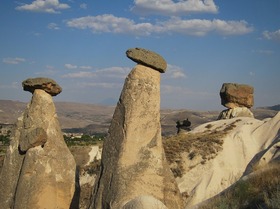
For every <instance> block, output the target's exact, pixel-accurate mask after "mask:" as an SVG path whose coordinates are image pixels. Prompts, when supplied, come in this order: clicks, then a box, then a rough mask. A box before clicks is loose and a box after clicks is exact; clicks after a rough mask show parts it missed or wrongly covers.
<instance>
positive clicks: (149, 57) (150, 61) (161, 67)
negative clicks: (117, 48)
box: [126, 48, 167, 73]
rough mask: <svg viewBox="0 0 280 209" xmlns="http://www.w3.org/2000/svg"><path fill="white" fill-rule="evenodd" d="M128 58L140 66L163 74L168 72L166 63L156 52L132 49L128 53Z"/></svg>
mask: <svg viewBox="0 0 280 209" xmlns="http://www.w3.org/2000/svg"><path fill="white" fill-rule="evenodd" d="M126 56H127V57H128V58H129V59H131V60H133V61H134V62H136V63H138V64H142V65H145V66H148V67H151V68H153V69H155V70H158V71H159V72H161V73H165V71H166V68H167V64H166V61H165V60H164V59H163V57H162V56H160V55H159V54H157V53H155V52H152V51H149V50H146V49H142V48H132V49H128V50H127V51H126Z"/></svg>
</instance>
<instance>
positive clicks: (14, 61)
mask: <svg viewBox="0 0 280 209" xmlns="http://www.w3.org/2000/svg"><path fill="white" fill-rule="evenodd" d="M2 61H3V63H6V64H13V65H17V64H19V63H22V62H25V61H26V60H25V59H24V58H20V57H15V58H10V57H8V58H4V59H3V60H2Z"/></svg>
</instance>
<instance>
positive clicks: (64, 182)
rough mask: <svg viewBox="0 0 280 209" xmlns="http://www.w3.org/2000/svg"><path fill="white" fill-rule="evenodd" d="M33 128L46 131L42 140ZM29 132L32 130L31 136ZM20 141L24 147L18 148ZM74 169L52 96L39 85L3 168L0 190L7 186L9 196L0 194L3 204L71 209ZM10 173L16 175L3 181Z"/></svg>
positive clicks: (26, 208)
mask: <svg viewBox="0 0 280 209" xmlns="http://www.w3.org/2000/svg"><path fill="white" fill-rule="evenodd" d="M34 130H41V131H39V132H38V133H39V135H41V133H44V134H42V135H44V137H43V138H44V140H43V141H42V140H41V137H39V138H38V139H39V140H37V137H36V131H34ZM29 133H32V134H31V139H29V137H28V134H29ZM26 141H28V142H26ZM19 145H22V146H23V147H24V150H20V149H18V147H19ZM13 162H16V166H15V165H13V164H12V163H13ZM75 170H76V165H75V161H74V158H73V156H72V155H71V153H70V151H69V150H68V148H67V146H66V144H65V142H64V139H63V135H62V132H61V130H60V125H59V122H58V120H57V116H56V112H55V107H54V103H53V100H52V96H51V95H50V94H48V93H46V92H45V91H43V90H40V89H36V90H35V91H34V93H33V97H32V100H31V102H30V103H29V104H28V107H27V109H26V110H25V112H24V114H23V117H22V118H20V119H19V122H18V123H17V129H16V131H15V136H14V137H13V139H12V142H11V146H10V147H9V150H8V153H7V156H6V159H5V163H4V166H3V168H2V173H1V177H0V185H1V186H2V185H3V186H2V187H1V188H0V190H1V189H2V190H4V191H6V189H7V188H8V190H9V192H8V194H7V195H8V196H9V197H8V198H7V199H6V200H5V199H4V198H2V197H0V204H1V206H3V204H5V207H4V208H6V209H9V208H13V209H43V208H44V209H53V208H57V209H69V208H70V204H71V202H72V198H73V194H74V191H75ZM11 173H13V179H10V180H9V182H6V183H5V182H3V181H6V179H7V178H9V177H8V176H9V175H10V174H11ZM12 181H13V182H12ZM2 193H3V192H2V191H1V194H2ZM5 195H6V194H5ZM7 195H6V196H7ZM0 196H2V195H0ZM5 198H6V197H5Z"/></svg>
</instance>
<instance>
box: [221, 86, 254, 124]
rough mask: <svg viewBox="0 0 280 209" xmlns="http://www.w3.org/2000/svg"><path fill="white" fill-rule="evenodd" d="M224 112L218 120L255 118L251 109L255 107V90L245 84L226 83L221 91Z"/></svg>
mask: <svg viewBox="0 0 280 209" xmlns="http://www.w3.org/2000/svg"><path fill="white" fill-rule="evenodd" d="M220 97H221V103H222V105H223V106H225V107H227V108H228V109H226V110H223V111H222V112H221V113H220V115H219V117H218V120H220V119H230V118H236V117H252V118H253V117H254V115H253V113H252V112H251V110H250V108H251V107H253V105H254V88H253V87H252V86H249V85H245V84H236V83H224V84H223V85H222V88H221V90H220Z"/></svg>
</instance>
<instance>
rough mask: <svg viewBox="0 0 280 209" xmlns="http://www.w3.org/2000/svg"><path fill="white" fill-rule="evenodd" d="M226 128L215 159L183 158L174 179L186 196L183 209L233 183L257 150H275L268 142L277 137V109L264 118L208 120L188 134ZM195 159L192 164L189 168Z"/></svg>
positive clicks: (279, 122)
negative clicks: (182, 167)
mask: <svg viewBox="0 0 280 209" xmlns="http://www.w3.org/2000/svg"><path fill="white" fill-rule="evenodd" d="M227 127H232V128H230V129H228V133H227V134H226V135H225V136H224V137H223V141H224V142H223V144H222V150H221V151H219V152H218V154H217V156H216V157H215V158H213V159H208V160H206V161H205V162H204V163H203V164H201V163H200V161H199V160H201V159H197V158H196V157H194V159H192V160H189V159H187V158H185V159H184V161H185V169H186V172H185V174H184V175H183V176H182V178H177V179H176V180H177V182H178V185H179V189H180V191H181V192H186V193H187V194H189V195H190V197H189V198H188V199H187V207H186V208H190V207H191V206H193V205H196V204H198V203H200V202H202V201H204V200H206V199H208V198H211V197H213V196H215V195H217V194H218V193H220V192H221V191H223V190H224V189H226V188H228V187H229V186H231V185H232V184H233V183H235V182H236V181H237V180H238V179H239V178H240V177H242V176H243V174H244V171H245V169H246V168H247V166H248V164H249V163H250V162H251V161H252V159H254V158H255V156H257V155H259V153H262V152H264V151H265V150H266V149H268V148H273V147H274V149H268V150H270V151H272V152H274V153H276V150H275V149H276V148H277V147H275V146H271V144H272V143H273V142H274V141H275V139H277V136H278V137H279V135H278V132H279V128H280V112H279V113H278V114H277V115H276V116H274V117H273V118H271V119H268V120H264V121H261V120H257V119H254V118H248V117H244V118H233V119H228V120H219V121H215V122H210V123H207V124H203V125H200V126H198V127H197V128H195V129H194V130H192V131H191V132H190V133H191V134H199V133H203V132H205V131H209V130H211V131H219V130H224V129H225V128H227ZM266 153H267V155H266V156H267V157H269V158H271V159H273V157H272V155H273V154H272V153H269V152H266ZM191 161H192V162H191ZM196 162H197V164H196V166H194V167H193V168H190V167H189V166H190V164H191V163H193V164H195V163H196Z"/></svg>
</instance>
